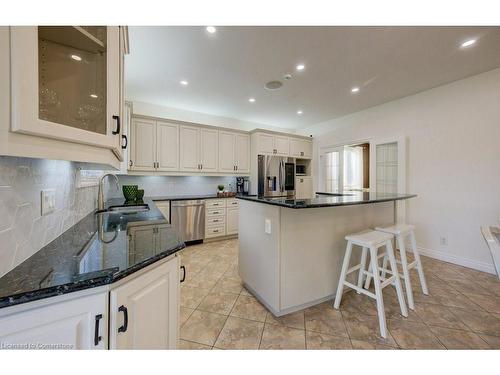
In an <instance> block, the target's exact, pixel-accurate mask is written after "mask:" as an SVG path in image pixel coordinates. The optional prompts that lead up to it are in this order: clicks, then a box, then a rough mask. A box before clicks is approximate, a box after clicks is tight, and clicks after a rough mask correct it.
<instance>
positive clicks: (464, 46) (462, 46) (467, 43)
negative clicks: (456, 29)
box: [460, 39, 477, 48]
mask: <svg viewBox="0 0 500 375" xmlns="http://www.w3.org/2000/svg"><path fill="white" fill-rule="evenodd" d="M476 42H477V39H469V40H466V41H465V42H463V43H462V44H461V45H460V47H461V48H467V47H470V46H472V45H474V44H476Z"/></svg>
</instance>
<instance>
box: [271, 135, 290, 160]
mask: <svg viewBox="0 0 500 375" xmlns="http://www.w3.org/2000/svg"><path fill="white" fill-rule="evenodd" d="M274 148H275V149H276V154H278V155H283V156H288V155H290V138H288V137H282V136H279V135H277V136H275V137H274Z"/></svg>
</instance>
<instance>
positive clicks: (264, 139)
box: [257, 133, 275, 155]
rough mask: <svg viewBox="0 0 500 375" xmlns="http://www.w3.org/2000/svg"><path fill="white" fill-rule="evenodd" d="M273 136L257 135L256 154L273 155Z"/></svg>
mask: <svg viewBox="0 0 500 375" xmlns="http://www.w3.org/2000/svg"><path fill="white" fill-rule="evenodd" d="M274 150H275V148H274V135H272V134H262V133H260V134H257V152H258V153H259V155H265V154H274V153H275V152H274Z"/></svg>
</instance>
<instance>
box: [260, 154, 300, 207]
mask: <svg viewBox="0 0 500 375" xmlns="http://www.w3.org/2000/svg"><path fill="white" fill-rule="evenodd" d="M258 172H259V174H258V185H259V188H258V194H259V196H262V197H292V196H294V195H295V159H294V158H288V157H281V156H274V155H259V157H258Z"/></svg>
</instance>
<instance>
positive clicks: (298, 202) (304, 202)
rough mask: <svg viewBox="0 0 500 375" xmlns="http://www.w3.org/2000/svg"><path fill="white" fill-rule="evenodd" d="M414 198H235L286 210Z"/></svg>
mask: <svg viewBox="0 0 500 375" xmlns="http://www.w3.org/2000/svg"><path fill="white" fill-rule="evenodd" d="M414 197H416V195H415V194H397V193H396V194H388V193H362V192H349V193H345V194H330V193H316V195H315V197H314V198H310V199H295V198H293V197H292V198H288V197H276V198H264V197H258V196H256V195H247V196H237V198H239V199H243V200H247V201H252V202H258V203H265V204H271V205H274V206H281V207H286V208H319V207H335V206H349V205H355V204H368V203H378V202H391V201H397V200H402V199H409V198H414Z"/></svg>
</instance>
